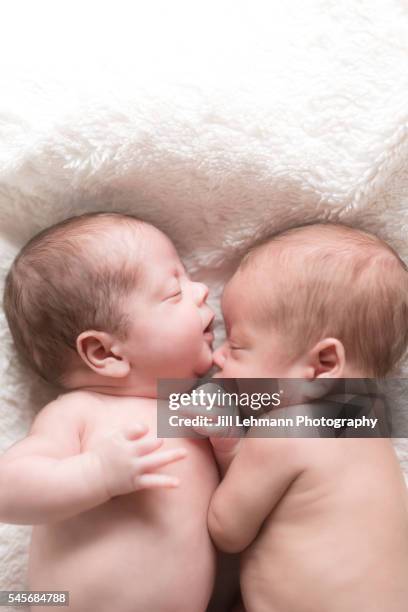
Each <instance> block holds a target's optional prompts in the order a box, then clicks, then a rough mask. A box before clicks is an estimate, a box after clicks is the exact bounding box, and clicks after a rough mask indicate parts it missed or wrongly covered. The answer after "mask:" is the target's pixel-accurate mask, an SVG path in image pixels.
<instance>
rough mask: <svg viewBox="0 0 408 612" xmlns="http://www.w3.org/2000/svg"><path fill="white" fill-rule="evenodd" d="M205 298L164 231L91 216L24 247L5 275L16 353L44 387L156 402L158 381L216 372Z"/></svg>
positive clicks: (126, 219)
mask: <svg viewBox="0 0 408 612" xmlns="http://www.w3.org/2000/svg"><path fill="white" fill-rule="evenodd" d="M207 295H208V288H207V287H206V285H204V284H202V283H198V282H193V281H192V280H191V279H190V278H189V277H188V275H187V274H186V271H185V269H184V266H183V264H182V262H181V261H180V258H179V256H178V254H177V251H176V249H175V247H174V246H173V244H172V243H171V241H170V240H169V239H168V238H167V236H165V234H163V233H162V232H161V231H159V230H158V229H157V228H155V227H153V226H152V225H150V224H148V223H145V222H143V221H140V220H138V219H136V218H134V217H132V216H130V215H122V214H117V213H91V214H85V215H81V216H79V217H72V218H70V219H67V220H65V221H63V222H61V223H58V224H57V225H54V226H52V227H50V228H48V229H46V230H44V231H42V232H40V233H39V234H38V235H37V236H35V237H34V238H33V239H32V240H30V241H29V242H28V244H26V246H25V247H24V248H23V249H22V250H21V251H20V253H19V254H18V256H17V257H16V259H15V261H14V263H13V265H12V268H11V270H10V272H9V274H8V276H7V279H6V284H5V292H4V309H5V313H6V316H7V320H8V323H9V326H10V330H11V332H12V336H13V339H14V341H15V344H16V347H17V349H18V352H19V353H20V355H21V356H22V357H23V358H24V360H25V361H26V362H27V363H28V364H29V365H30V366H31V367H32V368H33V369H35V370H36V371H37V372H38V373H39V374H40V375H41V376H42V377H43V378H45V379H46V380H47V381H49V382H51V383H54V384H57V385H60V386H63V387H66V388H84V387H85V388H93V389H95V390H97V389H98V388H99V387H103V388H109V387H122V388H123V387H125V388H126V387H129V388H132V389H138V390H140V392H141V393H146V394H149V393H150V392H151V390H152V389H153V390H154V388H155V383H156V379H157V378H179V377H181V378H183V377H195V376H197V375H201V374H203V373H205V372H206V371H207V370H208V369H209V368H210V367H211V364H212V354H211V353H212V352H211V342H212V334H211V333H210V332H209V331H208V327H209V324H210V323H211V322H212V319H213V317H214V314H213V312H212V310H211V309H210V308H209V307H208V305H207V304H206V299H207ZM210 327H211V326H210ZM206 328H207V331H206V333H205V330H206Z"/></svg>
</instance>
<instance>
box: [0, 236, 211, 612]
mask: <svg viewBox="0 0 408 612" xmlns="http://www.w3.org/2000/svg"><path fill="white" fill-rule="evenodd" d="M122 231H123V230H122V229H121V228H117V227H116V226H113V227H112V230H111V232H110V235H109V241H108V243H107V244H106V252H107V253H109V252H110V249H111V248H112V244H113V242H115V244H116V247H117V248H116V250H115V253H120V252H121V251H120V249H121V245H122V242H123V235H122V234H121V232H122ZM129 231H130V230H129ZM129 238H130V244H132V240H136V239H137V240H138V247H139V255H140V253H141V256H142V257H143V256H144V257H145V258H146V261H147V262H148V263H147V272H148V278H147V282H146V283H145V284H144V285H143V287H138V288H135V292H134V293H132V294H131V295H130V296H128V299H127V301H126V302H124V303H123V308H124V310H125V314H126V315H127V316H128V317H129V320H130V321H131V322H132V327H131V329H130V331H129V333H128V335H127V337H126V339H123V338H122V337H117V336H115V335H114V334H112V333H108V332H106V331H103V330H92V329H90V330H85V331H84V332H82V333H81V334H80V335H79V336H78V338H77V342H76V348H77V355H76V359H75V360H74V362H73V364H72V369H71V370H70V371H69V372H67V374H66V376H65V386H66V388H67V389H68V392H67V393H65V394H64V395H61V396H59V397H58V398H57V400H55V401H54V402H51V403H50V404H48V405H47V406H45V407H44V408H43V409H42V410H41V411H40V413H39V414H38V416H37V418H36V419H35V421H34V424H33V426H32V428H31V430H30V432H29V435H28V436H27V437H26V438H24V439H23V440H22V441H19V442H17V443H16V444H14V445H13V446H12V447H11V448H10V449H8V450H7V451H6V453H4V454H3V456H2V457H1V458H0V489H1V491H2V492H3V493H2V495H1V499H0V520H1V521H3V522H10V523H20V524H33V525H34V529H33V536H32V542H31V547H30V560H29V588H30V589H32V590H46V591H51V590H68V591H69V592H70V608H69V609H70V610H72V612H94V611H96V610H97V611H98V612H105V611H106V612H108V611H109V612H111V610H112V609H113V607H114V609H115V611H116V612H136V611H139V610H140V611H141V610H152V611H153V610H154V612H204V611H205V609H206V607H207V604H208V601H209V599H210V595H211V591H212V588H213V583H214V577H215V564H216V559H215V549H214V546H213V544H212V542H211V540H210V536H209V534H208V529H207V520H206V519H207V510H208V505H209V501H210V498H211V495H212V493H213V491H214V489H215V487H216V485H217V483H218V481H219V476H218V470H217V466H216V463H215V461H214V457H213V455H212V451H211V447H210V445H209V444H208V442H207V441H206V440H204V441H197V440H191V439H183V440H180V439H174V440H170V439H165V440H164V441H163V440H162V441H160V440H158V439H157V435H156V422H157V404H156V393H157V391H156V388H157V379H159V378H179V377H185V378H187V377H190V378H192V377H195V376H199V375H202V374H204V373H205V372H206V371H208V369H209V368H210V367H211V365H212V350H211V343H212V339H213V336H212V333H211V332H210V331H209V324H210V323H211V320H212V319H213V316H214V315H213V312H212V311H211V309H210V308H209V307H208V306H207V304H206V298H207V295H208V288H207V287H206V286H205V285H204V284H202V283H198V282H194V281H192V280H191V279H190V278H189V276H188V275H187V273H186V271H185V269H184V266H183V265H182V263H181V261H180V259H179V257H178V255H177V252H176V250H175V248H174V246H173V245H172V244H171V242H170V241H169V240H168V238H167V237H165V236H164V235H163V234H162V233H161V232H159V231H158V230H156V229H155V228H152V227H150V226H146V228H145V229H144V230H143V232H142V234H141V235H140V234H139V235H136V236H133V235H130V236H129ZM127 244H129V243H127ZM99 246H100V248H101V250H102V251H103V250H104V245H101V244H100V245H99ZM133 255H135V265H136V264H137V263H138V260H137V259H136V254H134V253H133V252H132V250H131V249H130V248H129V247H128V246H127V248H126V252H125V253H124V256H126V258H127V261H128V262H130V261H131V260H130V258H131V257H133ZM45 609H48V608H44V610H45ZM33 610H38V611H40V610H42V608H41V607H37V606H36V607H35V608H33Z"/></svg>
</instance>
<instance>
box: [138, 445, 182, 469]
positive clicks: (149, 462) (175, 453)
mask: <svg viewBox="0 0 408 612" xmlns="http://www.w3.org/2000/svg"><path fill="white" fill-rule="evenodd" d="M186 455H187V451H186V450H185V449H184V448H172V449H170V450H167V451H162V452H160V453H154V454H152V455H147V456H145V457H142V458H141V459H139V460H138V462H137V464H138V467H139V469H140V470H141V471H142V472H148V471H151V470H156V469H157V468H160V467H163V465H168V464H169V463H173V462H174V461H179V460H180V459H184V457H185V456H186Z"/></svg>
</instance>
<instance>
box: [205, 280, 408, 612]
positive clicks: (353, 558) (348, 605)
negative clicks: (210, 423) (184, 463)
mask: <svg viewBox="0 0 408 612" xmlns="http://www.w3.org/2000/svg"><path fill="white" fill-rule="evenodd" d="M239 280H240V283H237V279H236V277H235V278H234V277H233V278H232V280H231V281H230V282H229V283H228V284H227V285H226V288H225V290H224V295H223V300H222V305H223V313H224V318H225V320H226V324H227V333H228V338H227V340H226V342H225V343H224V344H223V345H222V346H221V347H220V348H219V349H218V350H217V351H215V353H214V356H213V357H214V362H215V364H216V365H217V366H218V367H219V368H220V370H219V372H217V374H216V375H215V377H214V378H229V377H232V378H234V377H235V378H239V377H246V376H258V377H265V378H269V377H271V378H304V379H310V380H314V379H317V378H321V379H322V380H324V379H325V380H328V379H333V378H352V377H356V378H360V377H362V378H363V377H364V376H365V373H364V372H362V371H360V370H358V369H357V368H355V367H354V366H353V365H352V364H348V363H347V362H346V359H345V351H344V347H343V346H342V344H341V342H339V340H337V339H336V338H324V339H322V340H321V341H319V342H318V343H317V344H316V345H315V346H313V347H311V348H310V350H308V351H307V352H306V353H305V354H303V355H301V356H299V357H298V358H296V359H289V358H288V356H287V352H286V347H285V339H284V338H283V337H280V335H279V333H278V332H276V333H275V334H273V333H272V334H270V335H268V334H265V333H264V332H263V331H262V330H257V329H256V328H255V327H254V326H253V325H251V324H250V323H248V322H249V321H250V320H251V318H250V312H249V310H250V308H251V304H250V302H249V300H247V299H246V297H245V295H243V292H242V291H240V284H241V283H242V284H244V285H245V287H246V288H248V286H249V282H250V281H249V279H248V278H246V279H242V278H240V279H239ZM245 280H246V282H245ZM250 293H251V291H247V294H246V295H248V294H250ZM258 433H259V428H258ZM266 435H267V434H266ZM224 471H225V472H226V474H225V476H224V479H223V480H222V482H221V484H220V485H219V487H218V488H217V490H216V492H215V494H214V496H213V498H212V501H211V505H210V509H209V516H208V521H209V529H210V533H211V536H212V538H213V540H214V542H215V544H216V545H217V547H219V548H220V549H221V550H224V551H225V552H230V553H241V576H240V582H241V591H242V598H243V604H244V607H245V610H246V611H247V612H328V610H330V612H356V611H357V610H361V611H364V612H391V611H392V612H404V611H405V610H406V609H407V601H408V505H407V491H406V486H405V482H404V479H403V475H402V472H401V469H400V466H399V463H398V460H397V458H396V455H395V452H394V450H393V448H392V445H391V442H390V440H388V439H375V438H374V439H358V438H349V439H347V438H345V439H342V438H338V439H333V438H326V439H325V438H321V439H319V438H310V439H307V438H305V439H303V438H287V439H285V438H268V437H265V438H255V437H251V431H250V432H249V433H248V435H247V437H246V438H245V439H243V440H241V441H240V442H239V446H238V441H237V450H236V452H233V450H232V448H231V449H230V455H229V457H228V458H227V460H226V461H225V462H224Z"/></svg>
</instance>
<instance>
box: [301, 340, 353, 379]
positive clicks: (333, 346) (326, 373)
mask: <svg viewBox="0 0 408 612" xmlns="http://www.w3.org/2000/svg"><path fill="white" fill-rule="evenodd" d="M308 357H309V359H308V361H309V367H311V368H313V374H314V375H313V378H342V377H343V375H344V370H345V366H346V353H345V350H344V346H343V344H342V342H340V340H337V338H325V339H324V340H320V341H319V342H318V343H317V344H315V346H314V347H313V348H312V350H311V351H310V352H309V356H308Z"/></svg>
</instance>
